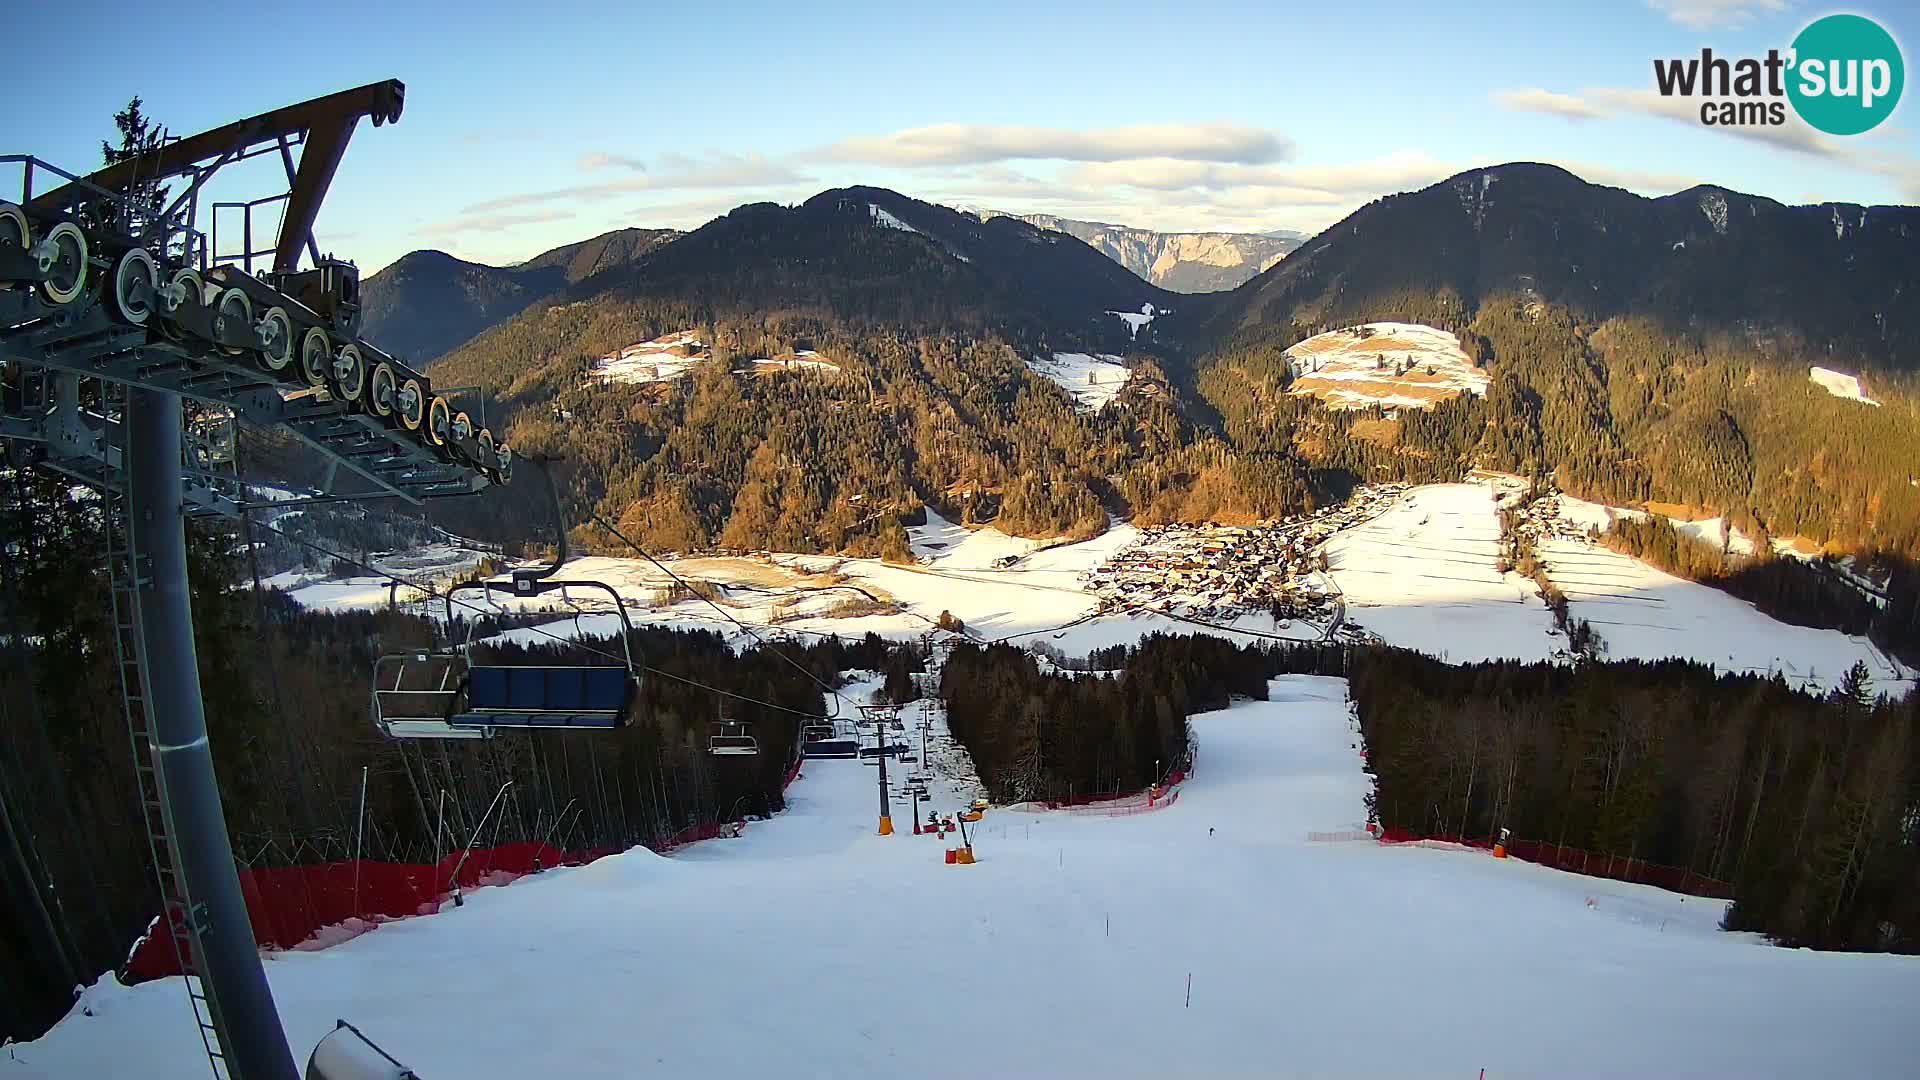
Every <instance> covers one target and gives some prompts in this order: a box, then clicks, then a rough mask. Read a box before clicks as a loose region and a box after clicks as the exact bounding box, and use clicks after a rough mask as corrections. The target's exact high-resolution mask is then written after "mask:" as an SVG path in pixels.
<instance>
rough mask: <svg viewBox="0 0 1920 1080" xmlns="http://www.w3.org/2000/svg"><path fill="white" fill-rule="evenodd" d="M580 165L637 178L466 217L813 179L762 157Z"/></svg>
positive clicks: (669, 157) (511, 201) (519, 200)
mask: <svg viewBox="0 0 1920 1080" xmlns="http://www.w3.org/2000/svg"><path fill="white" fill-rule="evenodd" d="M579 166H580V168H581V169H582V170H583V171H588V172H593V171H598V170H602V169H608V168H620V169H625V170H627V171H628V172H631V173H633V175H631V176H625V177H622V178H621V179H618V180H608V181H602V182H600V183H595V184H577V185H574V186H571V187H563V188H551V189H548V190H544V191H525V192H520V193H517V194H513V195H502V196H500V197H498V198H493V199H486V200H483V201H481V202H477V203H474V204H473V205H471V206H468V207H466V208H465V209H464V211H463V213H467V214H484V213H490V212H493V211H498V210H507V209H511V208H513V207H516V206H532V205H537V204H540V203H549V202H560V201H566V202H589V201H595V200H600V199H606V198H610V197H612V196H617V195H625V194H631V193H633V192H639V191H688V190H700V189H713V188H753V187H769V186H773V185H778V184H793V183H802V182H805V181H806V180H807V179H808V178H807V177H805V176H803V175H801V174H800V173H798V172H796V171H794V169H793V168H792V167H791V166H788V165H786V164H783V163H781V162H778V161H772V160H769V159H768V158H765V157H762V156H760V155H759V154H744V155H742V154H722V153H709V154H706V155H704V156H702V157H698V158H693V157H687V156H685V155H682V154H665V155H662V156H661V157H659V158H657V159H655V160H654V161H652V162H650V163H649V162H644V161H641V160H639V159H637V158H630V157H621V156H618V155H614V154H599V153H596V154H588V155H586V156H585V157H583V158H581V159H580V161H579Z"/></svg>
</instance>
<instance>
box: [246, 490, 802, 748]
mask: <svg viewBox="0 0 1920 1080" xmlns="http://www.w3.org/2000/svg"><path fill="white" fill-rule="evenodd" d="M260 527H261V528H264V529H266V530H267V531H269V532H271V533H274V534H275V535H277V536H280V537H281V538H283V539H286V540H289V541H291V542H293V543H295V544H298V545H300V546H301V547H304V548H306V549H308V550H309V551H312V552H314V553H315V554H317V555H324V556H326V557H328V558H330V559H335V560H338V561H340V562H343V563H346V564H347V565H349V566H357V567H359V568H361V569H362V570H365V571H367V572H368V573H370V574H372V575H374V576H375V577H379V578H384V579H386V580H388V581H392V582H397V583H399V584H401V585H405V586H407V587H408V588H412V589H418V590H419V591H420V592H422V593H425V594H426V596H427V598H428V599H430V600H440V601H443V602H445V603H447V604H449V605H451V606H455V607H461V608H465V609H466V610H468V611H472V612H475V613H477V614H480V615H493V614H495V613H494V612H493V611H490V610H488V609H487V608H484V607H481V606H480V605H478V604H473V603H469V602H467V601H465V600H461V599H459V598H458V597H454V596H449V595H447V594H446V593H444V592H441V591H439V590H437V589H434V588H432V587H431V586H427V585H421V584H418V583H415V582H411V581H408V580H406V579H405V578H402V577H400V576H399V575H397V574H391V573H388V572H387V571H385V570H382V569H380V568H379V567H377V566H374V565H372V564H371V563H368V562H366V561H364V560H362V559H356V558H353V557H352V556H349V555H343V554H341V553H339V552H337V551H333V550H331V549H329V548H326V547H323V546H321V545H319V544H316V543H314V542H312V541H310V540H302V539H301V538H299V537H297V536H294V535H293V534H291V533H288V532H285V531H283V530H281V529H280V528H279V527H277V526H275V525H274V524H273V523H271V522H261V523H260ZM520 629H523V630H527V631H529V632H531V633H534V634H538V635H539V636H541V637H544V638H549V639H551V640H553V641H556V642H558V643H560V644H562V645H570V646H573V647H575V648H579V649H582V650H584V651H586V652H590V653H593V654H594V655H596V656H601V657H605V658H606V659H608V660H616V661H619V662H620V663H622V664H625V663H626V662H627V658H626V657H624V656H621V655H619V654H617V653H613V652H609V651H607V650H606V649H599V648H595V647H594V646H592V645H588V644H587V643H586V642H583V641H579V640H577V639H574V638H568V637H563V636H562V635H560V634H555V633H553V632H551V631H548V630H542V629H541V628H540V627H538V626H526V627H521V628H520ZM635 666H636V667H638V668H639V669H640V670H642V671H645V672H647V673H648V674H651V675H658V676H660V677H661V678H664V679H671V680H673V681H675V682H680V683H685V684H687V685H688V686H692V687H696V688H698V689H701V690H705V691H707V692H708V693H710V694H718V695H720V696H721V697H727V698H732V699H734V700H735V701H744V702H746V703H748V704H750V705H758V706H760V707H762V708H766V709H772V710H774V711H776V712H784V713H792V714H793V715H795V716H798V717H800V718H801V719H803V720H833V719H837V718H838V717H839V714H838V713H834V714H831V715H829V714H826V713H814V712H808V711H806V710H804V709H796V708H793V707H792V706H790V705H777V704H775V703H773V702H771V701H764V700H762V699H760V698H756V697H751V696H749V695H746V694H741V693H736V692H734V691H732V690H723V689H721V688H719V687H717V686H708V685H707V684H706V683H703V682H699V681H697V680H694V679H689V678H687V677H685V676H684V675H676V674H674V673H673V672H671V671H662V670H661V669H659V668H656V667H651V666H649V665H646V664H636V665H635ZM815 681H816V682H817V681H818V680H815Z"/></svg>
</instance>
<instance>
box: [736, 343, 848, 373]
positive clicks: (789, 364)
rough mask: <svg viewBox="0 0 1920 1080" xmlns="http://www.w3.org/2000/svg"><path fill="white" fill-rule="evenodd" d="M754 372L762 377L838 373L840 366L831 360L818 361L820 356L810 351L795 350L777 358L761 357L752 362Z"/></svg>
mask: <svg viewBox="0 0 1920 1080" xmlns="http://www.w3.org/2000/svg"><path fill="white" fill-rule="evenodd" d="M753 367H754V370H755V371H756V372H758V373H760V374H762V375H773V374H777V373H779V372H783V371H839V370H840V365H839V364H836V363H834V362H833V361H831V360H822V359H820V354H819V353H816V352H814V351H813V350H812V349H796V350H794V351H793V352H790V353H781V354H780V355H779V356H772V357H761V358H759V359H756V360H755V361H754V362H753Z"/></svg>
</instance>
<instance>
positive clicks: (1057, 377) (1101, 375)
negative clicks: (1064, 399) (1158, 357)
mask: <svg viewBox="0 0 1920 1080" xmlns="http://www.w3.org/2000/svg"><path fill="white" fill-rule="evenodd" d="M1027 367H1028V368H1030V369H1031V370H1032V371H1033V373H1034V374H1036V375H1039V376H1041V377H1042V378H1045V379H1047V380H1048V381H1049V382H1052V383H1055V384H1056V385H1058V386H1059V387H1060V388H1061V389H1062V390H1065V391H1066V392H1067V393H1068V394H1069V395H1071V396H1072V397H1073V404H1074V408H1076V409H1078V410H1079V411H1081V412H1089V413H1092V412H1099V411H1100V410H1101V409H1103V408H1105V407H1106V406H1107V403H1108V402H1111V401H1112V400H1113V399H1114V398H1116V397H1119V396H1120V391H1121V389H1123V388H1124V387H1125V386H1126V385H1127V380H1128V379H1130V378H1132V377H1133V372H1132V371H1131V370H1129V369H1128V368H1127V367H1126V365H1124V364H1122V363H1120V358H1119V357H1117V356H1107V355H1104V354H1102V355H1089V354H1087V353H1071V352H1068V353H1059V352H1057V353H1054V354H1053V358H1052V359H1051V360H1029V361H1027Z"/></svg>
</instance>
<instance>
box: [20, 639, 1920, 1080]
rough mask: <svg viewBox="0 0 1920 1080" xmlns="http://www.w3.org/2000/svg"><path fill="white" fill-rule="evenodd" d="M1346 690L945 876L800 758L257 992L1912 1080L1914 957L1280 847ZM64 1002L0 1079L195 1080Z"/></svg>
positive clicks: (625, 1068) (709, 1059) (1364, 852)
mask: <svg viewBox="0 0 1920 1080" xmlns="http://www.w3.org/2000/svg"><path fill="white" fill-rule="evenodd" d="M1343 695H1344V684H1343V683H1342V682H1341V681H1340V680H1337V679H1322V678H1312V677H1304V676H1302V677H1289V678H1282V679H1278V680H1275V681H1274V683H1273V684H1272V700H1271V701H1268V702H1260V703H1247V704H1242V705H1238V706H1236V707H1234V708H1232V709H1229V710H1227V711H1224V712H1216V713H1206V714H1202V715H1199V716H1196V717H1195V718H1194V728H1195V732H1196V738H1197V740H1198V746H1199V752H1198V769H1197V771H1196V773H1195V775H1194V776H1193V777H1192V778H1191V779H1190V780H1188V781H1187V783H1186V785H1185V786H1184V788H1183V789H1182V792H1181V796H1180V798H1179V800H1178V801H1177V802H1175V803H1174V804H1173V805H1171V806H1169V807H1167V808H1165V809H1162V810H1159V811H1156V812H1152V813H1146V814H1141V815H1138V816H1133V817H1121V818H1102V817H1084V816H1079V815H1058V814H1044V813H1043V814H1022V813H1011V812H1005V811H994V812H992V813H990V814H989V815H988V816H987V818H986V820H985V821H983V822H982V823H981V826H980V828H978V829H977V831H976V836H975V845H974V846H975V851H976V853H977V855H978V857H979V861H978V862H977V863H976V864H975V865H972V866H948V865H945V864H944V862H943V858H942V848H943V845H942V843H941V842H940V841H939V840H937V839H930V838H927V837H916V836H914V835H913V834H912V832H911V830H910V829H903V830H902V831H900V832H897V833H896V834H895V835H893V836H891V837H879V836H876V835H874V817H875V806H874V802H875V793H874V781H875V772H874V770H873V769H871V768H869V767H866V766H863V765H862V764H860V763H859V762H857V761H850V760H841V761H815V762H809V763H808V764H807V765H806V767H805V770H804V772H803V775H802V777H801V779H800V780H799V781H797V782H796V783H795V785H794V786H793V788H792V789H791V792H790V800H791V809H790V810H789V811H787V812H786V813H785V814H782V815H780V816H779V817H777V818H775V819H774V820H772V821H769V822H764V823H758V824H754V825H751V826H749V827H748V829H747V831H746V833H745V835H744V836H742V837H741V838H740V839H738V840H720V841H710V842H707V843H703V844H697V845H694V846H693V847H690V848H687V849H683V850H682V851H681V852H679V853H677V854H676V855H674V856H673V857H670V858H663V857H660V856H656V855H653V854H651V853H649V852H647V851H644V850H637V851H633V852H629V853H627V854H624V855H619V856H614V857H611V858H607V859H603V860H601V861H599V862H596V863H593V864H591V865H589V866H585V867H579V868H574V869H560V870H551V871H548V872H546V873H544V874H539V875H536V876H533V877H528V878H522V879H520V880H519V881H517V882H514V883H513V884H511V885H508V886H505V887H500V888H489V889H480V890H475V891H474V892H472V893H471V894H469V899H468V902H467V904H466V906H465V907H463V908H459V909H451V910H448V911H446V912H444V913H442V914H440V915H434V916H429V917H425V918H418V919H409V920H403V921H400V922H395V923H390V924H387V925H385V926H382V927H380V928H379V929H378V930H377V931H375V932H373V933H369V934H363V935H360V936H358V937H355V938H353V939H352V940H349V941H345V942H343V943H341V944H339V945H336V946H334V947H332V948H329V949H325V950H321V951H317V952H288V953H281V954H277V955H275V956H274V957H273V958H272V959H271V960H270V961H269V962H268V964H267V972H268V977H269V980H270V981H271V984H272V987H273V992H274V996H275V999H276V1001H277V1003H278V1005H279V1007H280V1010H281V1014H282V1018H283V1021H284V1023H285V1025H286V1028H287V1032H288V1037H289V1040H290V1042H291V1043H292V1045H293V1046H294V1047H295V1048H296V1049H295V1052H296V1054H298V1055H300V1056H301V1057H302V1058H303V1059H304V1056H305V1054H306V1052H307V1051H308V1049H309V1048H311V1047H312V1046H313V1044H314V1043H315V1042H316V1041H317V1040H318V1039H319V1038H320V1037H321V1036H323V1035H324V1034H326V1033H327V1032H328V1031H329V1030H330V1029H331V1028H332V1026H333V1022H334V1020H335V1018H336V1017H343V1018H345V1019H347V1020H349V1021H352V1022H354V1023H355V1024H357V1025H359V1026H360V1027H361V1028H362V1030H364V1031H365V1032H366V1033H367V1035H368V1036H369V1037H371V1038H372V1039H374V1040H375V1041H377V1042H378V1043H380V1044H381V1045H382V1046H383V1047H384V1048H385V1049H386V1050H387V1051H388V1052H390V1053H392V1054H393V1055H395V1056H396V1057H397V1058H398V1059H399V1060H400V1061H402V1062H404V1063H405V1064H407V1065H408V1066H410V1067H411V1068H413V1069H414V1070H416V1071H418V1072H419V1073H420V1075H422V1076H426V1077H454V1076H460V1077H496V1076H502V1077H504V1076H565V1077H569V1078H574V1077H578V1078H591V1077H654V1076H657V1077H675V1078H697V1077H708V1076H712V1077H743V1076H810V1077H811V1076H818V1077H839V1076H848V1077H866V1076H875V1077H878V1076H901V1075H913V1076H938V1077H947V1076H952V1077H969V1078H978V1077H984V1076H992V1077H1000V1076H1102V1077H1120V1076H1155V1077H1167V1076H1275V1075H1286V1076H1434V1077H1455V1078H1457V1077H1468V1078H1471V1077H1474V1076H1476V1075H1479V1070H1481V1069H1485V1070H1486V1075H1487V1076H1488V1077H1498V1078H1501V1080H1506V1078H1511V1077H1528V1076H1542V1077H1544V1076H1568V1075H1575V1076H1586V1077H1621V1078H1627V1077H1634V1078H1639V1077H1653V1076H1658V1077H1735V1076H1738V1077H1775V1076H1777V1077H1807V1076H1845V1077H1856V1076H1858V1077H1866V1076H1874V1077H1879V1076H1899V1075H1907V1074H1909V1073H1910V1071H1911V1069H1910V1067H1911V1065H1912V1051H1913V1040H1912V1011H1913V1004H1914V1002H1915V1001H1916V1000H1920V958H1915V957H1900V956H1884V955H1848V954H1823V953H1816V952H1809V951H1804V950H1786V949H1778V948H1773V947H1769V946H1766V945H1764V944H1762V943H1760V942H1759V941H1757V940H1756V939H1755V938H1753V937H1752V936H1749V935H1744V934H1728V933H1724V932H1721V931H1719V930H1717V929H1716V923H1717V921H1718V919H1719V917H1720V915H1721V913H1722V911H1723V910H1724V905H1723V904H1720V903H1717V902H1713V901H1704V900H1700V899H1697V898H1682V897H1680V896H1678V895H1675V894H1672V893H1665V892H1661V891H1659V890H1657V889H1653V888H1650V887H1646V886H1637V885H1627V884H1623V883H1617V882H1610V881H1604V880H1598V879H1592V878H1583V877H1578V876H1575V875H1571V874H1564V873H1560V872H1558V871H1554V870H1548V869H1545V868H1542V867H1537V866H1532V865H1528V864H1526V863H1521V862H1518V861H1514V860H1500V861H1496V860H1494V859H1492V858H1490V857H1488V856H1487V855H1485V854H1483V853H1479V852H1468V851H1465V850H1436V849H1429V848H1415V847H1400V848H1390V847H1383V846H1379V845H1375V844H1370V843H1315V842H1310V841H1308V840H1307V839H1306V837H1307V833H1308V832H1310V831H1337V830H1343V829H1352V828H1354V827H1355V824H1356V823H1357V822H1359V821H1360V820H1361V818H1362V817H1363V816H1364V813H1365V811H1364V808H1363V806H1362V804H1361V798H1362V796H1363V794H1364V792H1365V791H1366V784H1367V781H1366V778H1365V776H1364V774H1362V773H1361V771H1360V767H1359V761H1358V760H1357V757H1356V755H1355V754H1354V752H1353V750H1352V749H1351V748H1350V742H1351V740H1352V738H1353V736H1352V734H1351V733H1350V728H1349V721H1348V715H1347V712H1346V708H1345V705H1344V704H1343V700H1342V699H1343ZM916 719H917V717H915V716H913V715H912V714H911V713H910V714H909V715H908V717H907V720H908V723H909V724H912V723H913V722H914V721H915V720H916ZM945 790H946V795H945V797H946V798H952V799H955V802H951V803H946V804H944V805H942V806H941V807H940V808H941V809H943V810H951V809H954V808H955V806H956V805H957V800H958V798H961V797H964V793H961V792H957V791H956V790H955V787H954V786H948V787H947V788H946V789H945ZM906 813H907V810H906V808H904V807H902V808H900V811H899V816H898V817H897V818H896V820H897V821H904V819H905V815H906ZM1589 901H1591V904H1589ZM1189 987H1190V988H1191V989H1190V993H1191V998H1190V999H1189V997H1188V995H1189ZM83 1004H84V1005H85V1010H84V1011H83V1010H82V1009H79V1008H76V1009H75V1010H74V1012H73V1013H72V1014H71V1015H69V1016H68V1017H67V1018H66V1019H65V1020H64V1021H62V1022H61V1024H60V1025H59V1026H57V1027H56V1028H55V1029H54V1030H53V1031H52V1032H51V1033H49V1034H48V1035H47V1036H46V1037H45V1038H43V1039H41V1040H39V1041H37V1042H33V1043H28V1044H25V1045H21V1046H16V1047H11V1048H9V1052H8V1053H7V1054H4V1055H0V1078H6V1080H14V1078H20V1080H25V1078H55V1077H58V1078H69V1077H87V1078H90V1080H112V1078H115V1077H138V1078H143V1080H144V1078H151V1077H195V1076H204V1075H205V1074H206V1062H205V1059H204V1057H203V1056H202V1053H201V1048H200V1043H199V1038H198V1036H197V1034H196V1033H195V1028H194V1025H193V1022H192V1020H191V1017H190V1015H189V1013H188V1011H187V1008H188V1006H187V999H186V995H185V994H184V993H183V992H182V989H181V986H180V984H179V983H178V982H177V981H173V980H164V981H159V982H153V983H148V984H145V985H142V986H139V987H134V988H131V989H129V988H123V987H119V986H118V985H116V984H113V983H112V981H111V980H110V979H109V980H107V981H106V982H105V983H103V984H97V985H95V986H93V987H91V988H89V989H88V990H87V992H86V994H85V997H84V999H83ZM89 1013H90V1014H91V1015H88V1014H89ZM1809 1033H1814V1034H1812V1035H1810V1034H1809Z"/></svg>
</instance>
